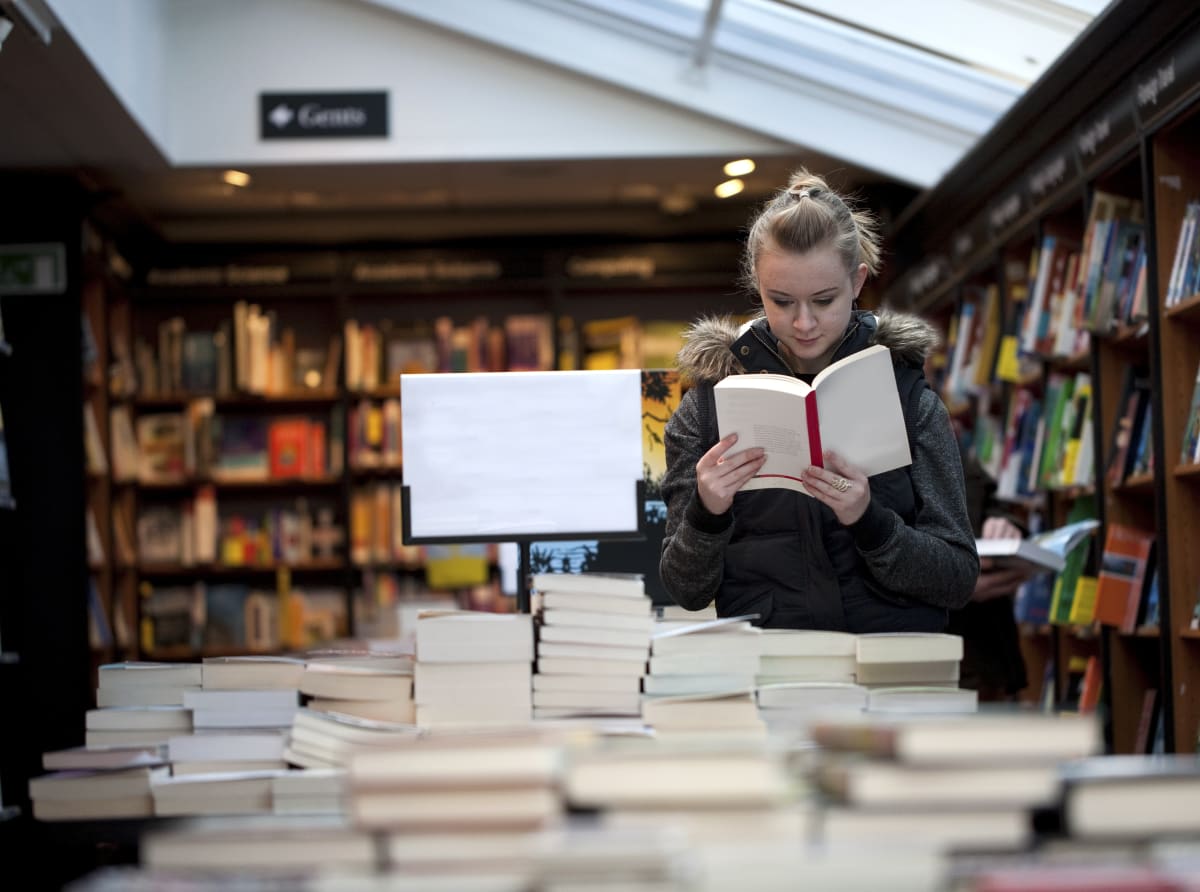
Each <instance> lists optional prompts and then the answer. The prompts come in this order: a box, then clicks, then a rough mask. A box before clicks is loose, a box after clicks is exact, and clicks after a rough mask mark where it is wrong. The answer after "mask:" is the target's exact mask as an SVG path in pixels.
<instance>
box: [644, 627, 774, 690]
mask: <svg viewBox="0 0 1200 892" xmlns="http://www.w3.org/2000/svg"><path fill="white" fill-rule="evenodd" d="M750 620H751V617H746V616H730V617H724V618H722V619H713V620H702V621H699V622H690V621H683V620H660V621H659V622H658V623H656V624H655V628H654V634H653V636H652V637H651V639H650V662H649V665H648V668H647V673H646V677H645V678H644V679H643V680H642V690H643V691H644V692H645V694H646V698H645V699H647V700H649V699H651V698H654V697H660V696H668V697H674V696H684V695H690V694H711V693H721V692H727V691H742V690H746V689H752V688H753V687H754V685H755V683H756V680H757V677H758V673H759V665H760V648H761V638H762V634H761V630H760V629H757V628H755V627H754V626H753V625H752V624H751V622H750Z"/></svg>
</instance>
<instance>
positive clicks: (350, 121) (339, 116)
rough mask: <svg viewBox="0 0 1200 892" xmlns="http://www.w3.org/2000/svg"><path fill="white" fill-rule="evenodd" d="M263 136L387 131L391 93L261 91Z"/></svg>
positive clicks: (362, 134)
mask: <svg viewBox="0 0 1200 892" xmlns="http://www.w3.org/2000/svg"><path fill="white" fill-rule="evenodd" d="M258 119H259V138H260V139H359V138H362V137H377V136H387V135H388V94H387V91H386V90H379V91H373V92H369V93H259V94H258Z"/></svg>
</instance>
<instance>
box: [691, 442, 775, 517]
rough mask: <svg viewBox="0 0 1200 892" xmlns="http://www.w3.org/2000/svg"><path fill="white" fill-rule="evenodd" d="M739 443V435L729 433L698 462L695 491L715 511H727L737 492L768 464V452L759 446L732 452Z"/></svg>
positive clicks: (715, 512)
mask: <svg viewBox="0 0 1200 892" xmlns="http://www.w3.org/2000/svg"><path fill="white" fill-rule="evenodd" d="M736 442H737V434H730V435H729V436H728V437H726V438H725V439H723V440H719V441H718V442H717V444H716V445H715V446H713V448H712V449H710V450H708V452H706V453H704V455H702V456H701V457H700V461H698V462H696V490H697V492H699V494H700V501H701V503H702V504H703V505H704V507H705V508H707V509H708V510H709V512H710V513H712V514H724V513H725V512H726V511H728V510H729V507H730V506H731V505H732V504H733V497H734V495H736V494H737V491H738V490H740V489H741V488H742V487H743V486H745V485H746V483H747V482H748V481H749V480H750V478H751V477H753V476H754V475H755V474H757V473H758V472H759V471H760V470H762V466H763V464H765V463H766V460H767V456H766V453H765V452H764V451H763V450H762V449H761V448H759V447H755V448H753V449H743V450H742V451H741V452H735V453H732V454H730V452H729V450H730V449H732V448H733V445H734V444H735V443H736Z"/></svg>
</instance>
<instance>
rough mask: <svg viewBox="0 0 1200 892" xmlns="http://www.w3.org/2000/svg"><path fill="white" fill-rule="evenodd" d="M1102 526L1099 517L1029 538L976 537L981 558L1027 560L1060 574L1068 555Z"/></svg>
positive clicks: (976, 545)
mask: <svg viewBox="0 0 1200 892" xmlns="http://www.w3.org/2000/svg"><path fill="white" fill-rule="evenodd" d="M1099 525H1100V521H1098V520H1092V519H1089V520H1080V521H1076V522H1075V523H1069V524H1067V525H1066V526H1061V527H1055V528H1054V529H1052V530H1047V531H1046V532H1044V533H1037V534H1035V535H1033V536H1030V537H1028V538H1025V539H976V540H975V548H976V550H977V551H978V552H979V556H980V557H981V558H992V559H994V560H998V561H1001V562H1003V561H1010V560H1011V561H1027V562H1029V563H1031V564H1035V565H1036V566H1038V567H1041V568H1043V569H1046V570H1053V571H1054V572H1055V573H1058V572H1060V571H1061V570H1062V569H1063V567H1064V566H1066V560H1067V554H1068V553H1069V552H1070V551H1071V550H1072V549H1073V548H1074V547H1075V546H1076V545H1078V544H1079V543H1080V542H1082V541H1083V540H1084V539H1086V538H1087V537H1088V536H1089V535H1090V534H1091V532H1092V530H1094V529H1096V527H1098V526H1099Z"/></svg>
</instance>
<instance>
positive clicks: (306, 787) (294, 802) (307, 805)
mask: <svg viewBox="0 0 1200 892" xmlns="http://www.w3.org/2000/svg"><path fill="white" fill-rule="evenodd" d="M345 785H346V772H345V770H344V769H341V768H308V769H305V770H303V771H280V772H278V773H276V774H275V775H274V776H273V777H272V778H271V811H272V812H273V813H274V814H277V815H340V814H342V813H343V811H344V802H343V799H344V796H345Z"/></svg>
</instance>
